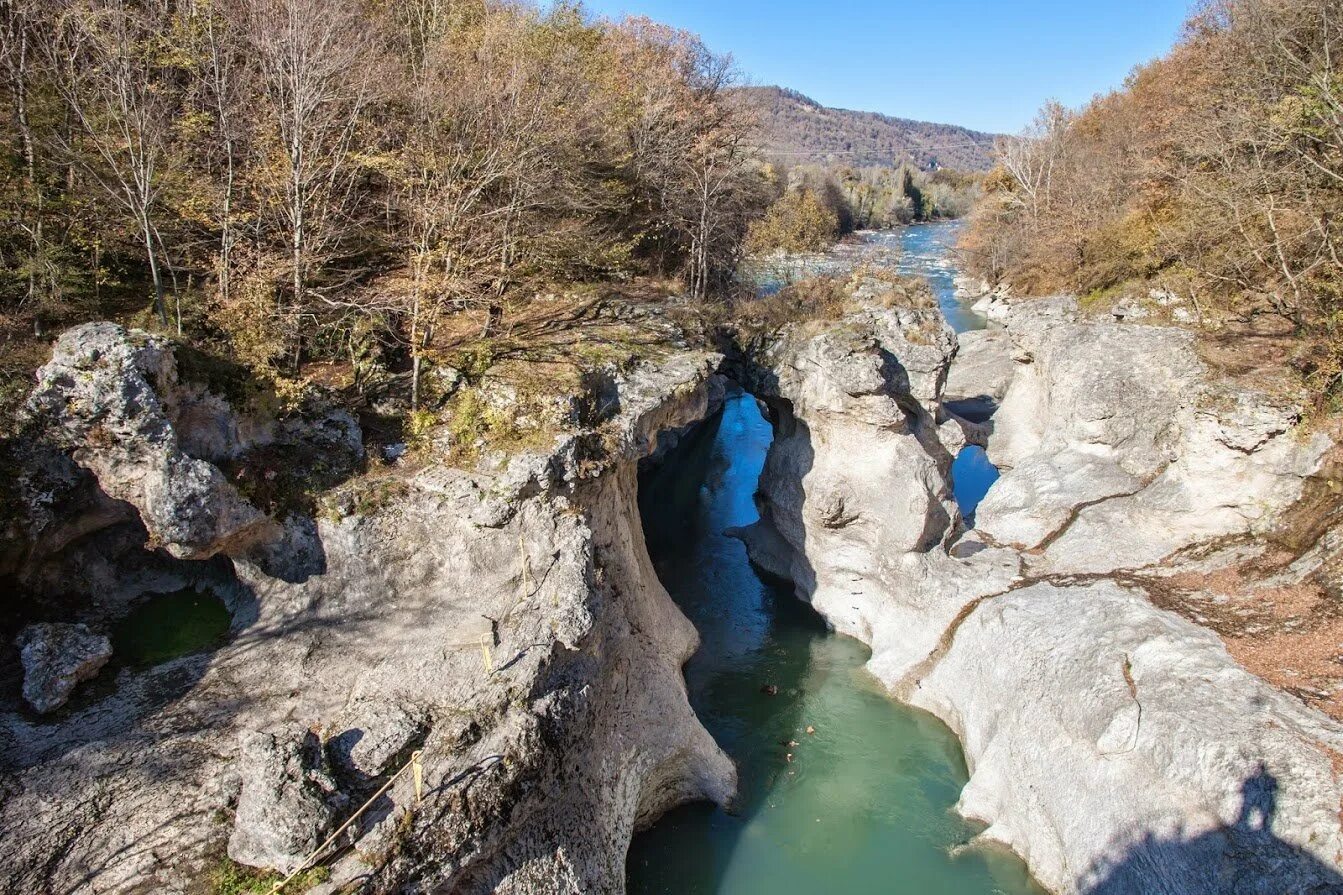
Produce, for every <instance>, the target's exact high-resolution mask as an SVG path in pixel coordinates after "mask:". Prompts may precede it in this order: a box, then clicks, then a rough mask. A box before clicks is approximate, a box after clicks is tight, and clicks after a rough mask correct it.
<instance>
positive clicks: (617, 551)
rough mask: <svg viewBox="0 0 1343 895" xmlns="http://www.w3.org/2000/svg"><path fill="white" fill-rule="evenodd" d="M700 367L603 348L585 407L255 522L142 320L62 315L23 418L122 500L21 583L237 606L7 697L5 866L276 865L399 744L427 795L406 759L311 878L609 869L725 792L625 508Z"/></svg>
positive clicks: (703, 358) (141, 882)
mask: <svg viewBox="0 0 1343 895" xmlns="http://www.w3.org/2000/svg"><path fill="white" fill-rule="evenodd" d="M718 364H719V357H718V356H717V355H713V354H709V353H704V352H699V353H697V352H691V351H686V352H682V353H680V354H677V355H675V356H673V357H670V358H668V359H666V360H664V361H661V362H647V363H644V364H642V365H639V366H637V367H636V368H634V369H632V370H627V371H625V372H622V373H621V374H620V375H619V377H618V379H617V381H616V383H615V390H616V393H617V395H618V401H617V402H615V404H614V405H613V408H612V411H611V412H610V413H608V414H607V416H606V418H605V419H603V420H602V421H601V422H600V424H599V425H596V426H594V427H591V428H588V429H585V430H583V431H576V432H570V433H567V434H564V435H562V436H560V437H557V439H556V441H555V443H554V444H553V445H552V446H550V447H548V448H546V449H544V450H539V451H533V452H526V453H523V454H520V455H518V456H515V457H514V458H513V459H512V460H511V462H509V463H507V464H505V465H503V466H501V467H500V468H499V469H498V470H497V471H496V472H494V473H491V474H485V473H475V472H469V471H464V470H461V469H456V468H450V467H446V466H441V465H430V466H427V467H425V468H423V469H421V470H419V471H407V472H405V473H398V472H397V471H396V470H391V471H389V472H388V473H387V474H386V475H385V476H384V477H383V478H381V479H377V478H374V479H370V478H369V477H367V476H364V477H357V478H354V479H350V480H349V481H348V482H347V483H346V484H345V485H343V486H340V487H338V488H336V489H335V491H333V492H332V493H331V494H329V495H327V500H326V502H325V503H324V504H323V506H324V507H325V509H323V510H322V511H321V512H319V513H317V514H315V515H312V516H304V515H302V514H291V515H289V516H286V517H284V518H282V519H279V520H271V519H268V518H267V517H266V516H265V515H264V514H262V513H260V512H259V511H258V510H256V509H255V508H254V507H251V505H250V504H248V503H247V502H246V501H245V500H244V499H243V498H242V496H241V495H240V494H239V493H238V491H237V490H236V489H235V488H233V486H232V485H231V484H230V483H229V482H228V481H227V480H226V478H225V477H224V476H223V475H222V474H221V472H220V469H219V468H218V467H217V466H216V465H215V464H214V463H213V462H211V461H210V460H208V459H203V458H202V457H203V456H204V454H205V452H201V453H202V457H192V456H190V454H188V453H187V451H186V450H185V449H184V447H183V445H184V443H185V441H186V438H185V437H184V434H183V433H179V432H178V431H176V429H175V423H174V419H175V414H174V410H173V408H175V407H180V406H181V405H182V400H183V399H182V394H183V386H180V385H179V383H178V382H177V381H176V375H175V374H176V371H175V368H174V366H173V364H172V362H171V355H170V354H168V353H167V352H166V346H165V345H164V344H163V343H161V342H160V341H158V340H155V339H153V338H150V337H146V336H144V335H143V334H138V333H135V332H127V331H125V330H121V329H120V328H117V327H110V326H95V327H84V328H81V329H79V330H75V331H72V332H71V333H68V334H67V335H66V336H65V337H63V338H62V340H61V341H60V343H59V344H58V347H57V351H56V355H55V357H54V359H53V361H52V363H51V364H49V365H48V366H47V367H46V368H44V370H43V372H42V374H41V378H40V382H39V386H38V389H37V391H36V392H35V395H34V398H33V402H32V407H33V408H34V413H38V414H42V415H45V417H44V418H45V420H46V423H47V428H48V430H50V431H53V432H55V433H56V434H57V435H59V438H60V440H59V442H58V444H59V446H60V447H63V448H66V449H68V450H69V451H70V456H72V457H73V459H74V461H75V462H76V463H77V464H78V465H79V466H80V467H81V468H82V469H83V470H85V471H86V473H87V474H88V475H90V476H91V477H92V479H93V482H94V483H96V486H97V487H98V488H99V489H100V490H101V491H102V492H103V493H105V494H106V495H107V496H108V497H110V498H112V499H114V500H116V501H119V502H122V503H124V504H125V505H127V506H128V507H129V511H130V516H131V517H133V518H130V519H126V518H125V517H109V518H113V519H115V520H119V521H115V522H114V524H111V525H108V526H107V527H104V528H101V529H99V530H97V531H93V532H92V533H89V534H85V535H84V536H83V537H81V538H80V539H77V540H76V541H74V542H72V543H71V544H70V546H69V547H68V548H67V549H64V550H62V551H60V552H59V553H57V554H53V555H52V556H49V557H47V558H46V559H45V560H44V562H45V565H46V567H47V569H46V571H45V572H44V573H43V574H40V575H35V576H33V577H32V578H31V579H30V582H31V583H30V587H31V588H32V592H33V593H34V594H35V595H40V594H41V593H42V592H44V591H43V588H44V587H45V584H44V582H48V581H51V580H53V579H55V578H58V577H62V576H63V577H64V580H65V581H67V583H69V584H70V592H68V593H67V598H68V597H71V596H73V597H74V598H75V604H74V605H73V606H71V605H70V604H69V603H68V602H67V603H66V604H65V606H66V608H65V611H66V612H67V613H68V614H69V615H71V616H73V617H76V618H79V619H80V620H81V622H82V623H86V624H87V625H88V626H89V627H90V628H92V629H94V630H108V629H109V628H112V627H114V626H115V622H116V620H117V619H118V618H120V617H122V616H124V614H125V612H126V611H127V609H128V607H131V606H133V605H136V604H137V603H138V602H140V601H143V600H144V599H145V597H146V595H147V592H151V593H152V592H155V591H157V592H162V591H165V590H173V589H176V588H180V587H187V588H196V589H200V590H202V591H206V590H208V591H210V592H213V593H215V594H217V595H219V596H220V597H221V598H222V599H223V600H224V602H225V603H226V604H227V606H228V608H229V610H230V613H231V616H232V631H231V635H230V638H229V640H228V642H227V643H226V644H224V645H219V646H216V647H215V648H213V649H211V650H209V651H206V652H198V653H195V654H192V655H187V656H183V657H181V658H177V659H173V660H171V661H168V662H164V663H160V664H156V665H153V666H150V667H140V666H137V665H134V664H132V663H122V664H120V665H114V667H111V668H106V669H104V670H103V672H102V676H101V677H100V678H99V679H98V680H97V681H95V682H94V683H92V684H85V685H84V686H85V687H86V688H92V689H89V690H86V691H78V690H77V691H76V692H75V695H74V698H73V700H72V701H71V703H70V704H69V705H67V706H66V707H65V708H64V709H63V710H61V711H60V712H57V713H54V714H52V715H48V716H42V717H38V716H35V715H33V714H31V713H29V712H28V711H26V710H25V709H23V708H22V707H21V706H20V705H18V704H16V703H15V702H13V701H12V700H10V701H7V702H6V704H5V705H4V711H3V713H0V744H3V747H2V748H3V751H2V753H0V755H2V756H3V762H4V765H5V768H6V783H5V796H4V799H3V802H2V803H0V829H3V830H4V836H5V841H6V861H5V862H4V866H3V868H0V889H2V890H4V891H13V892H20V891H22V892H33V893H38V892H62V893H65V892H99V893H104V892H107V893H110V892H131V891H147V890H150V889H152V890H153V891H155V892H187V891H196V890H198V889H199V887H200V886H201V884H202V881H203V880H208V878H209V877H210V875H211V874H212V872H215V871H216V870H217V869H218V868H219V867H221V866H223V862H225V858H224V855H225V854H227V855H228V856H229V859H231V860H234V861H237V862H240V863H243V864H248V865H255V866H263V867H273V868H277V869H280V870H284V871H288V870H291V869H294V868H296V867H299V866H300V865H301V864H302V861H303V860H304V858H305V857H306V855H307V853H308V852H309V851H310V850H312V849H313V848H314V847H315V846H316V845H317V844H319V843H320V842H321V841H322V840H323V839H324V838H326V836H327V835H328V834H329V833H331V832H332V831H333V829H334V828H335V825H336V824H337V823H338V822H339V821H341V820H342V819H344V818H346V817H348V816H349V815H350V813H351V812H352V811H353V810H354V808H355V807H356V806H358V805H360V804H362V803H363V802H364V801H365V799H366V798H367V797H368V796H370V795H372V794H373V793H374V792H375V791H376V790H377V789H378V788H379V786H380V785H381V784H382V783H383V782H384V781H385V780H387V779H388V777H389V775H390V774H392V773H394V772H395V771H398V770H400V769H401V768H402V767H403V766H404V764H405V762H406V761H407V760H408V759H409V757H410V754H411V753H412V752H414V751H416V750H418V751H419V753H420V755H421V761H422V766H423V768H424V780H423V789H422V799H417V797H416V794H415V787H414V781H413V779H412V775H411V774H404V775H402V776H400V777H399V778H398V779H397V780H396V782H395V783H394V784H393V785H392V787H391V788H390V789H389V790H388V791H387V792H386V793H385V795H384V796H382V797H381V798H380V799H379V800H377V801H376V802H375V803H374V805H373V807H372V809H371V810H369V811H368V812H367V813H365V814H364V815H362V816H361V817H360V818H358V819H357V820H356V821H355V822H354V824H353V825H352V826H351V828H350V830H349V831H348V832H347V833H346V834H344V835H343V837H342V838H341V839H340V840H338V843H337V844H338V846H340V847H342V848H344V849H345V851H344V852H343V853H344V855H345V856H344V857H343V858H340V859H339V860H337V861H336V862H335V864H334V865H333V867H332V870H331V878H330V881H329V882H327V883H325V884H324V885H325V886H326V887H327V889H328V890H335V889H336V888H337V887H339V886H341V885H345V884H349V883H357V884H358V885H359V886H360V887H361V889H360V890H361V891H369V892H378V891H405V890H406V888H407V887H412V888H414V889H415V890H419V891H429V890H447V891H455V892H501V893H510V892H513V893H516V892H572V893H593V892H619V891H623V888H624V860H625V850H626V848H627V846H628V842H629V838H630V836H631V834H632V832H633V831H634V830H635V829H636V828H638V827H639V826H641V825H645V824H647V823H649V822H651V821H652V820H653V819H655V818H656V817H658V816H659V815H660V814H661V813H662V812H664V811H665V810H666V809H667V808H669V807H671V806H673V805H675V804H678V803H680V802H683V801H686V800H691V799H709V800H714V801H718V802H726V801H727V800H728V799H729V798H731V796H732V795H733V792H734V789H735V769H734V768H733V766H732V764H731V762H730V761H729V760H728V759H727V758H726V756H725V755H724V754H723V753H722V752H721V751H720V750H719V749H718V747H717V745H716V744H715V743H714V742H713V740H712V738H711V737H710V736H709V735H708V733H707V732H706V731H705V730H704V729H703V727H702V726H701V725H700V724H699V722H698V720H697V719H696V718H695V717H694V715H693V713H692V712H691V710H690V707H689V705H688V703H687V701H686V694H685V687H684V683H683V680H682V677H681V665H682V664H683V663H684V661H685V660H686V659H687V658H688V656H689V655H690V654H691V652H692V651H693V650H694V648H695V645H696V643H697V636H696V633H695V631H694V629H693V628H692V626H691V625H690V624H689V622H688V621H687V620H686V619H685V618H684V616H682V615H681V613H680V611H679V610H678V609H677V608H676V607H675V605H674V604H673V603H672V602H671V600H670V598H669V597H668V596H667V594H666V592H665V590H664V589H663V588H662V587H661V585H660V584H659V583H658V581H657V579H656V576H655V574H654V572H653V570H652V567H651V564H650V561H649V559H648V557H647V554H646V551H645V548H644V545H643V538H642V532H641V529H640V527H639V523H638V511H637V506H636V503H635V501H636V493H635V492H636V466H637V464H638V462H639V460H640V459H641V458H642V457H644V456H647V455H649V454H652V453H654V452H656V451H657V449H658V441H659V438H660V435H661V434H662V433H664V432H668V433H675V432H676V431H678V430H679V429H681V428H683V427H685V426H687V425H689V424H691V423H693V422H695V421H697V420H699V419H702V418H703V417H704V416H705V415H706V414H707V413H708V412H709V411H710V407H711V405H712V403H713V402H715V401H718V400H721V394H722V383H721V381H720V380H719V379H717V378H716V377H715V376H714V370H715V369H716V368H717V366H718ZM193 394H196V396H197V397H199V393H198V392H193ZM319 423H320V421H319ZM94 430H97V431H99V432H103V433H105V434H103V435H100V436H99V437H93V436H92V434H91V433H92V432H93V431H94ZM221 431H233V430H230V429H229V428H228V427H222V429H221ZM319 434H320V433H319ZM312 437H317V436H316V435H314V436H312ZM227 441H228V438H225V439H224V442H227ZM221 444H222V443H221ZM225 446H226V445H225ZM221 453H228V451H225V450H221V451H217V452H215V456H218V455H219V454H221ZM256 520H262V521H264V524H265V526H267V527H268V531H267V532H264V533H262V534H260V535H259V536H256V537H253V536H249V537H248V538H246V539H243V538H241V537H240V535H241V533H242V532H243V531H244V530H247V529H250V528H252V527H253V526H254V524H255V522H256ZM104 521H106V520H104ZM187 522H190V524H186V523H187ZM91 527H92V526H86V528H91ZM253 534H256V533H253ZM156 548H161V549H156ZM225 553H227V554H229V557H228V558H227V559H225V558H224V556H223V554H225ZM212 554H214V558H213V559H209V558H208V557H210V556H211V555H212ZM74 582H84V587H85V592H84V593H83V594H82V595H81V594H79V593H78V591H79V585H77V584H75V583H74ZM34 598H36V596H35V597H34ZM114 662H115V659H114ZM99 688H101V689H99ZM16 689H17V688H16ZM7 698H8V694H7Z"/></svg>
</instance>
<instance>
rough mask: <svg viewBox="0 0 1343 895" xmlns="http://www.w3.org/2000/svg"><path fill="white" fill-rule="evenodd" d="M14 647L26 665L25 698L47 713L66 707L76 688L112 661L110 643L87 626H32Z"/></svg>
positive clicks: (40, 710) (21, 634)
mask: <svg viewBox="0 0 1343 895" xmlns="http://www.w3.org/2000/svg"><path fill="white" fill-rule="evenodd" d="M15 644H16V645H17V646H18V648H19V657H20V661H21V662H22V663H23V698H24V699H26V700H27V701H28V704H29V705H31V706H32V707H33V708H34V709H35V710H36V711H38V712H42V713H44V714H45V713H46V712H52V711H55V710H56V709H58V708H60V707H61V706H63V705H65V702H66V700H68V699H69V698H70V694H71V693H72V692H73V691H74V689H75V687H76V685H78V684H79V682H80V681H86V680H88V679H89V678H92V677H94V676H96V675H97V674H98V672H99V671H100V670H101V669H102V667H103V666H104V665H106V664H107V660H108V659H110V658H112V644H111V642H110V641H108V639H107V638H106V637H103V636H102V635H100V634H94V633H93V632H91V631H90V630H89V629H88V627H87V626H86V625H67V624H60V623H48V622H43V623H40V624H35V625H29V626H28V627H26V628H24V629H23V630H22V631H21V632H20V633H19V636H18V638H17V639H16V640H15Z"/></svg>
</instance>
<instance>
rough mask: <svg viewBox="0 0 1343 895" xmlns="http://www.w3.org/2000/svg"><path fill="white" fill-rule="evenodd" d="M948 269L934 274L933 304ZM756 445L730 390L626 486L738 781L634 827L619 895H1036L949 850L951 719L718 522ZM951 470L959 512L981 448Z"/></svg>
mask: <svg viewBox="0 0 1343 895" xmlns="http://www.w3.org/2000/svg"><path fill="white" fill-rule="evenodd" d="M911 229H912V228H911ZM910 235H911V234H909V232H908V231H905V232H904V233H902V234H900V236H901V237H903V238H909V236H910ZM938 235H939V234H938V232H937V231H934V232H932V233H928V234H923V236H925V237H929V238H932V237H937V236H938ZM941 235H943V236H945V234H941ZM930 251H931V250H930ZM920 254H922V253H920ZM943 257H945V256H943ZM906 259H909V260H910V261H912V260H913V259H912V258H910V254H909V253H908V249H906V254H905V255H904V257H903V258H902V261H905V260H906ZM925 260H927V259H925ZM932 260H934V261H935V258H934V259H932ZM902 266H904V265H903V264H902ZM911 272H915V271H911ZM917 272H923V271H917ZM950 276H951V275H950V274H949V273H948V274H947V277H946V280H945V282H944V283H940V284H939V283H938V282H936V281H935V282H934V286H935V288H937V289H938V291H939V297H940V298H943V296H942V294H941V293H942V291H943V288H945V289H946V290H947V291H946V297H945V298H944V300H945V301H954V299H952V298H951V292H950V288H951V286H950ZM975 322H977V321H972V320H970V319H969V318H964V317H963V318H960V319H957V320H956V321H955V324H954V325H956V326H957V328H958V329H963V328H969V327H968V326H967V325H966V324H967V323H970V324H971V325H973V324H974V323H975ZM979 325H981V326H982V325H983V324H982V323H979ZM770 439H771V432H770V426H769V424H768V422H766V421H765V420H764V419H763V418H762V416H761V414H760V411H759V410H758V409H757V406H756V403H755V400H754V399H753V398H752V397H750V396H749V395H746V396H741V397H738V398H734V399H732V400H730V401H729V402H728V404H727V406H726V407H725V408H724V410H723V411H722V413H721V414H719V415H718V416H716V417H715V418H713V419H711V420H709V421H708V422H706V423H705V424H704V425H703V426H701V427H700V428H699V430H697V431H696V432H695V433H694V434H693V435H692V436H691V437H689V438H688V439H686V441H685V442H684V443H682V444H681V445H680V446H679V447H678V448H677V450H676V452H675V453H674V454H673V455H672V456H671V457H669V458H667V460H666V461H665V462H664V463H662V464H661V465H660V466H659V467H658V468H657V469H655V470H653V471H652V472H651V473H649V474H647V475H645V476H644V478H643V479H642V480H641V482H640V509H641V514H642V517H643V525H644V531H645V535H646V537H647V541H648V549H649V553H650V554H651V556H652V558H653V562H654V565H655V566H656V568H657V572H658V575H659V576H660V578H661V580H662V583H663V584H664V585H665V586H666V587H667V589H668V591H670V593H671V595H672V597H673V598H674V599H675V600H676V602H677V604H678V605H679V606H680V607H681V609H682V610H683V611H684V612H685V613H686V615H688V616H689V617H690V619H691V621H693V622H694V624H695V627H696V628H698V630H699V632H700V636H701V638H702V643H701V646H700V649H699V651H698V652H696V654H695V655H694V657H693V658H692V659H691V660H690V662H689V664H688V665H687V666H686V669H685V674H686V680H687V683H688V685H689V690H690V701H691V704H692V705H693V706H694V708H695V711H696V712H697V713H698V715H699V717H700V718H701V719H702V720H703V722H704V724H705V725H706V726H707V727H708V729H709V730H710V732H711V733H713V735H714V737H715V738H716V739H717V741H718V743H719V744H720V745H721V746H722V747H723V748H724V749H725V750H726V751H727V752H728V754H729V755H731V756H732V758H733V760H734V761H735V762H736V763H737V767H738V770H739V773H740V778H741V779H740V784H741V785H740V793H739V797H738V799H737V802H736V804H735V805H734V806H733V808H732V810H731V812H726V811H722V810H720V809H717V808H715V807H713V806H711V805H689V806H685V807H683V808H680V809H677V810H676V811H673V812H672V813H671V814H669V815H668V816H667V817H665V818H663V819H662V820H661V821H659V822H658V823H657V824H656V825H655V826H654V827H653V828H652V829H651V830H649V831H647V832H645V833H643V834H641V835H639V836H637V837H636V838H635V840H634V843H633V844H632V846H631V848H630V853H629V860H628V865H627V867H628V870H627V873H628V883H629V891H630V892H631V893H634V895H652V893H668V895H708V893H731V895H757V893H758V895H803V893H807V895H814V893H827V895H829V893H835V895H840V893H843V895H849V893H853V895H863V893H884V895H989V893H999V895H1040V892H1041V890H1040V889H1038V888H1037V887H1036V886H1035V885H1034V884H1033V883H1032V882H1031V880H1030V878H1029V875H1028V874H1027V872H1026V869H1025V867H1024V865H1023V864H1022V863H1021V861H1020V860H1018V859H1017V858H1015V857H1014V856H1012V855H1010V854H1008V853H1006V852H1002V851H997V850H989V849H983V848H976V847H971V848H965V847H964V846H965V844H966V843H967V842H969V840H970V839H971V838H972V837H973V836H974V835H975V833H976V832H977V827H976V826H975V825H973V824H971V823H968V822H967V821H965V820H963V819H962V818H960V817H959V816H958V815H957V814H956V813H955V811H954V810H953V806H954V804H955V802H956V799H957V797H958V795H959V793H960V790H961V787H962V786H964V785H965V782H966V780H967V773H966V768H965V763H964V760H963V758H962V755H961V750H960V747H959V744H958V743H957V742H956V739H955V737H954V736H953V735H952V733H951V731H950V730H948V729H947V728H946V726H945V725H943V724H942V723H941V722H940V721H938V720H937V719H936V718H933V717H932V716H931V715H928V714H926V713H923V712H920V711H918V710H916V709H912V708H909V707H906V706H903V705H900V704H899V703H897V702H895V701H893V700H892V699H890V698H889V697H888V696H886V695H885V694H884V693H883V692H882V691H881V689H880V686H879V685H878V684H877V682H876V681H875V680H874V679H873V678H872V677H871V676H870V675H869V674H868V673H867V672H866V671H865V670H864V668H863V665H864V663H865V662H866V661H867V659H868V656H869V652H868V649H867V647H865V646H864V645H863V644H861V643H859V642H858V641H856V640H853V639H850V638H848V637H842V636H839V635H836V634H834V633H831V632H830V631H828V630H827V629H826V626H825V624H824V623H823V622H822V620H821V619H820V617H819V616H818V615H817V614H816V613H815V612H814V611H813V610H812V609H811V607H810V606H808V605H807V604H805V603H804V602H802V601H800V600H798V599H797V598H796V597H794V596H793V593H792V588H791V586H790V585H788V584H787V583H785V582H778V581H772V580H765V579H764V578H762V576H761V575H760V574H759V573H757V571H756V570H755V569H754V568H753V567H752V566H751V564H750V562H749V561H748V560H747V557H746V551H745V549H744V547H743V546H742V545H741V543H740V542H738V541H736V540H735V539H733V538H730V537H728V536H727V535H726V534H725V533H724V532H725V530H726V529H729V528H732V527H734V526H742V525H748V524H750V523H751V522H753V521H755V520H756V518H757V512H756V507H755V503H754V499H753V497H754V493H755V490H756V486H757V483H758V480H759V477H760V471H761V469H762V467H763V465H764V460H765V453H766V451H767V450H768V448H769V444H770ZM957 466H958V467H964V470H962V472H961V475H960V476H958V478H957V481H956V491H957V496H958V498H960V499H963V500H965V501H966V502H967V503H970V504H971V505H970V506H967V507H966V509H967V510H972V509H973V503H976V502H977V501H978V496H982V493H983V490H984V489H986V488H987V487H988V484H990V483H991V482H992V479H993V478H994V477H996V474H997V473H996V471H995V470H993V467H992V466H989V465H988V463H987V460H984V459H982V457H981V458H976V457H970V458H969V461H968V462H967V457H966V456H964V455H963V456H962V457H961V458H960V459H959V460H958V462H957ZM774 688H777V692H774Z"/></svg>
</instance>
